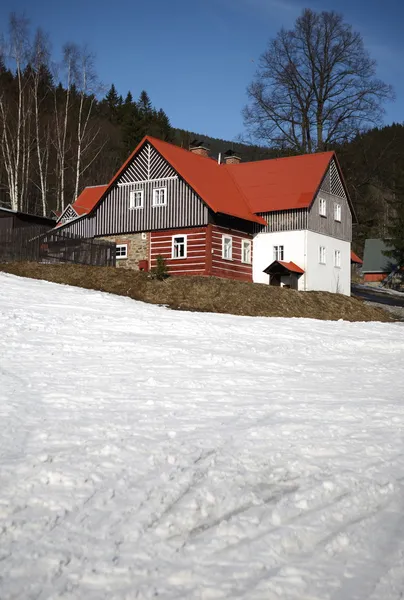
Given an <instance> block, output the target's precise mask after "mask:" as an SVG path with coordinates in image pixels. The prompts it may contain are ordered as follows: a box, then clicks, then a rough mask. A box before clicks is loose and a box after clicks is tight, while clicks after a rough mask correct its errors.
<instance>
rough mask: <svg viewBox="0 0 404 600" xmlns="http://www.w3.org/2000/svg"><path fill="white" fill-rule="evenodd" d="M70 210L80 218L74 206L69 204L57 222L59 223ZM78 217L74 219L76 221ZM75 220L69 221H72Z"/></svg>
mask: <svg viewBox="0 0 404 600" xmlns="http://www.w3.org/2000/svg"><path fill="white" fill-rule="evenodd" d="M69 208H70V209H71V210H72V211H73V212H74V213H75V215H76V217H78V216H79V214H78V212H77V211H76V210H75V208H74V207H73V205H72V204H68V205H67V206H66V207H65V209H64V211H63V212H62V213H61V215H60V216H59V217H58V219H57V220H56V223H59V222H60V221H61V220H62V219H63V216H64V214H65V213H66V212H67V211H68V210H69ZM76 217H73V219H76ZM73 219H69V221H72V220H73Z"/></svg>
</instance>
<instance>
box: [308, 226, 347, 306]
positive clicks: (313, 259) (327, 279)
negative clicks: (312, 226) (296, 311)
mask: <svg viewBox="0 0 404 600" xmlns="http://www.w3.org/2000/svg"><path fill="white" fill-rule="evenodd" d="M306 233H307V238H306V239H307V245H306V249H307V257H306V259H307V270H306V289H307V290H320V291H324V292H334V293H340V294H345V295H346V296H350V295H351V244H350V242H346V241H343V240H338V239H337V238H333V237H330V236H328V235H322V234H321V233H314V232H313V231H307V232H306ZM320 246H323V247H324V248H325V249H326V250H325V252H326V264H325V265H323V264H320ZM335 250H339V251H340V252H341V267H340V268H338V267H335V266H334V251H335Z"/></svg>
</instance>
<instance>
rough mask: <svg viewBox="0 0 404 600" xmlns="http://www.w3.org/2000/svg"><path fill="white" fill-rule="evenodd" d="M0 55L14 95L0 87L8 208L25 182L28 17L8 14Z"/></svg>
mask: <svg viewBox="0 0 404 600" xmlns="http://www.w3.org/2000/svg"><path fill="white" fill-rule="evenodd" d="M2 53H3V55H4V56H5V58H6V59H8V60H9V61H10V62H11V63H12V64H13V67H14V69H15V75H16V90H15V97H11V98H10V96H6V95H5V94H4V93H2V91H0V127H1V152H2V156H3V161H4V166H5V170H6V173H7V180H8V188H9V194H10V204H11V208H12V209H14V210H21V209H22V208H23V199H24V196H25V191H26V188H27V183H28V174H29V162H30V142H31V140H30V119H31V111H30V106H29V95H28V94H27V78H26V77H24V68H25V66H26V63H27V57H28V53H29V32H28V20H27V19H26V18H25V17H18V16H17V15H16V14H15V13H12V14H11V15H10V21H9V37H8V40H6V41H5V42H4V43H3V51H2Z"/></svg>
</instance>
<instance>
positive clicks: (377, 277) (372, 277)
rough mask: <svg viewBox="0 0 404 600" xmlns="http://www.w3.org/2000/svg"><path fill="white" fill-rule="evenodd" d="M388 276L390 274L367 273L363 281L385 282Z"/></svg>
mask: <svg viewBox="0 0 404 600" xmlns="http://www.w3.org/2000/svg"><path fill="white" fill-rule="evenodd" d="M387 275H388V273H365V275H364V276H363V279H364V281H383V279H386V277H387Z"/></svg>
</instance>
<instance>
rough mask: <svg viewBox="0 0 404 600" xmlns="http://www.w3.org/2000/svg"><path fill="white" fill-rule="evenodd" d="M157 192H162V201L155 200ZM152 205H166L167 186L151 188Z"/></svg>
mask: <svg viewBox="0 0 404 600" xmlns="http://www.w3.org/2000/svg"><path fill="white" fill-rule="evenodd" d="M157 192H164V202H156V197H157V195H158V194H157ZM152 206H167V188H166V187H158V188H153V204H152Z"/></svg>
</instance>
